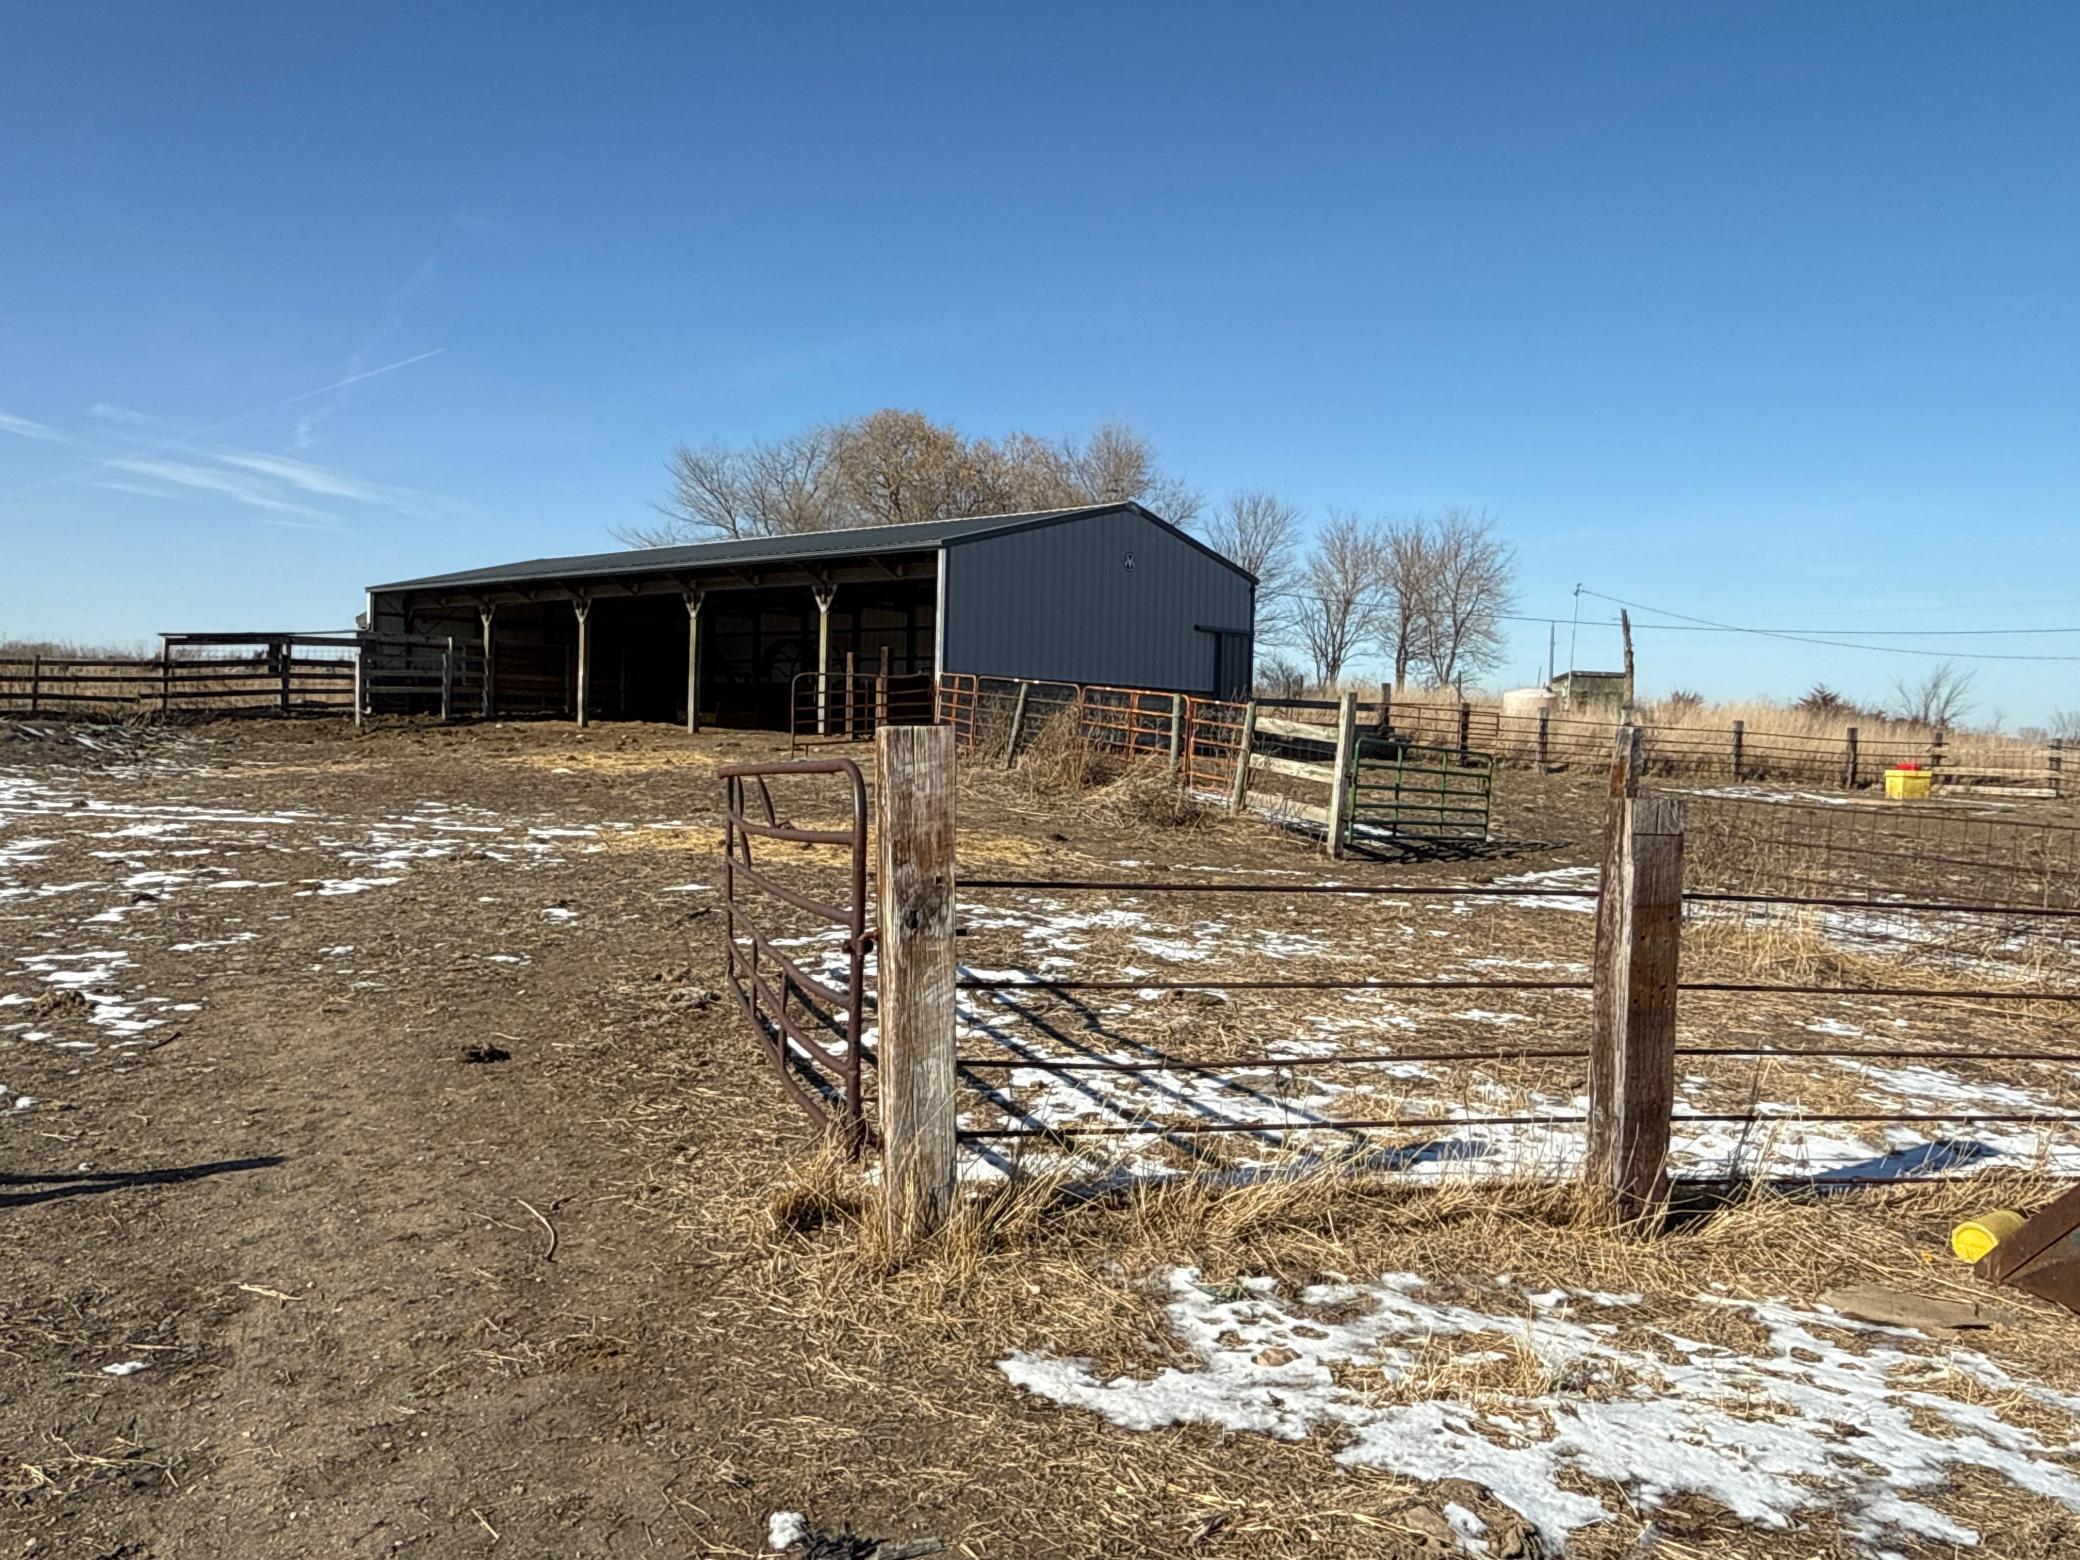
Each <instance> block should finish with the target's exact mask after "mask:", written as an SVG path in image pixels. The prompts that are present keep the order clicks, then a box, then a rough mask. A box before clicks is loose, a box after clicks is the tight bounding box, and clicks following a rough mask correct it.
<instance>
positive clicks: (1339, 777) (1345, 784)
mask: <svg viewBox="0 0 2080 1560" xmlns="http://www.w3.org/2000/svg"><path fill="white" fill-rule="evenodd" d="M1357 733H1358V696H1357V695H1356V694H1355V693H1347V694H1345V695H1344V696H1343V703H1342V705H1341V707H1340V708H1339V709H1338V710H1337V712H1336V771H1335V774H1334V775H1333V776H1332V777H1331V779H1330V781H1329V842H1328V843H1329V854H1330V855H1332V856H1341V855H1342V854H1343V846H1344V835H1345V834H1346V833H1347V832H1348V831H1349V828H1350V802H1351V747H1352V744H1353V742H1354V741H1355V740H1356V737H1357Z"/></svg>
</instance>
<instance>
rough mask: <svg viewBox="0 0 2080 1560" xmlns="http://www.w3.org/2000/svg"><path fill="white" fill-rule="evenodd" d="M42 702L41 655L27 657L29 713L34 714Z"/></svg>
mask: <svg viewBox="0 0 2080 1560" xmlns="http://www.w3.org/2000/svg"><path fill="white" fill-rule="evenodd" d="M42 703H43V657H42V656H40V655H32V656H30V657H29V713H30V714H31V715H34V714H35V713H36V712H37V708H38V706H40V705H41V704H42Z"/></svg>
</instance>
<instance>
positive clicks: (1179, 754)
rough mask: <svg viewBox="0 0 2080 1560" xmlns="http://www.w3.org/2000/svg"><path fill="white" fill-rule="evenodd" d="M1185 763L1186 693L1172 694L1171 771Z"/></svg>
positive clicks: (1354, 699) (1354, 705)
mask: <svg viewBox="0 0 2080 1560" xmlns="http://www.w3.org/2000/svg"><path fill="white" fill-rule="evenodd" d="M1356 697H1357V696H1356V695H1355V694H1353V695H1352V700H1353V703H1352V706H1351V707H1352V709H1353V711H1355V710H1356V708H1357V705H1356V702H1355V701H1356ZM1183 763H1184V695H1183V694H1181V693H1173V694H1171V695H1170V773H1172V774H1173V775H1174V774H1176V773H1177V771H1178V769H1179V768H1180V767H1181V766H1182V765H1183Z"/></svg>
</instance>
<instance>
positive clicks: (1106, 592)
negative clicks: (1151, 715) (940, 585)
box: [944, 510, 1253, 693]
mask: <svg viewBox="0 0 2080 1560" xmlns="http://www.w3.org/2000/svg"><path fill="white" fill-rule="evenodd" d="M1130 553H1131V554H1132V555H1133V559H1134V567H1133V568H1131V569H1129V568H1127V567H1126V558H1127V555H1128V554H1130ZM944 556H945V560H946V562H945V568H946V660H945V667H944V669H945V670H947V671H952V672H974V673H978V674H980V675H983V676H995V677H1031V678H1036V679H1038V678H1046V679H1049V680H1053V681H1060V682H1079V683H1114V684H1120V685H1123V686H1128V687H1138V688H1172V689H1179V690H1182V691H1184V692H1187V693H1214V692H1218V691H1220V690H1218V689H1217V688H1216V686H1215V684H1216V677H1217V667H1216V659H1215V639H1214V636H1213V635H1211V634H1207V633H1201V632H1199V629H1200V627H1201V626H1202V625H1203V626H1204V627H1208V628H1227V629H1241V630H1244V631H1247V630H1249V628H1250V627H1251V622H1252V614H1253V608H1252V595H1253V589H1252V587H1251V585H1250V582H1249V580H1248V579H1247V578H1246V577H1245V576H1243V575H1241V574H1238V573H1236V572H1235V570H1233V569H1231V568H1229V567H1228V566H1227V565H1226V564H1224V563H1222V562H1220V561H1219V560H1218V559H1216V558H1213V557H1210V556H1208V555H1207V554H1206V553H1204V552H1202V551H1200V549H1199V548H1197V547H1196V546H1194V545H1193V544H1192V543H1190V542H1189V541H1186V540H1185V539H1184V538H1183V537H1182V536H1180V535H1178V534H1177V533H1176V532H1174V531H1172V530H1171V529H1170V528H1169V527H1167V526H1164V525H1162V524H1159V523H1158V522H1156V521H1153V520H1150V519H1147V518H1146V517H1144V516H1142V515H1139V514H1136V513H1134V512H1133V511H1131V510H1120V511H1116V512H1113V513H1109V514H1098V515H1091V516H1088V517H1082V518H1078V519H1075V520H1070V521H1066V522H1064V523H1062V524H1059V525H1043V526H1036V527H1034V528H1033V529H1031V530H1025V531H1011V532H1006V533H1002V534H999V535H994V536H979V537H977V538H975V539H974V540H973V541H968V542H961V543H957V544H954V545H950V546H948V547H947V549H946V551H945V554H944Z"/></svg>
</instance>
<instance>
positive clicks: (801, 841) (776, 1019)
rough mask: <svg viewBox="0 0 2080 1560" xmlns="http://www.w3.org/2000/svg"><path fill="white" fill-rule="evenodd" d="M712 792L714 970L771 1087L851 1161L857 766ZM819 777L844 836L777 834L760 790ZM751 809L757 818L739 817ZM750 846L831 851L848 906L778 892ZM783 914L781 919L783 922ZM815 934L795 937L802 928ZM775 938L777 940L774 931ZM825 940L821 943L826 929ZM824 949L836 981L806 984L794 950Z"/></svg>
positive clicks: (859, 1042) (858, 1015)
mask: <svg viewBox="0 0 2080 1560" xmlns="http://www.w3.org/2000/svg"><path fill="white" fill-rule="evenodd" d="M718 773H719V774H720V776H721V779H722V784H723V849H722V907H723V923H722V924H723V938H724V941H725V943H726V947H725V950H724V954H725V967H726V971H727V976H728V980H729V984H730V990H731V991H732V992H734V993H735V995H736V999H737V1006H738V1007H739V1008H741V1009H742V1010H743V1013H744V1017H745V1018H746V1019H748V1020H750V1023H751V1027H752V1030H753V1032H754V1033H755V1034H756V1035H757V1037H758V1042H759V1045H760V1047H761V1049H762V1050H763V1051H764V1052H765V1056H766V1060H767V1061H768V1062H769V1063H770V1064H771V1065H772V1068H773V1071H774V1074H775V1075H776V1076H777V1077H778V1078H779V1080H780V1085H781V1087H782V1088H783V1089H785V1090H786V1091H787V1095H788V1097H789V1098H790V1099H792V1100H793V1101H794V1102H795V1104H796V1105H798V1106H800V1107H801V1109H802V1111H803V1113H804V1114H806V1115H807V1116H808V1117H809V1119H810V1120H811V1121H813V1122H815V1123H816V1124H817V1126H819V1127H821V1128H823V1129H824V1130H825V1131H828V1132H831V1133H833V1134H835V1135H836V1136H837V1137H838V1139H839V1140H840V1141H841V1142H843V1143H844V1145H845V1147H846V1149H847V1150H848V1151H849V1152H851V1153H854V1154H857V1153H858V1152H859V1150H860V1148H861V1146H862V1145H863V1144H864V1143H865V1141H866V1138H867V1112H866V1102H865V1097H864V1093H863V1088H862V1080H861V1073H860V1063H861V1060H862V1057H863V1056H866V1055H867V1052H866V1049H865V1030H864V1027H863V1026H864V1023H865V1010H866V970H865V966H866V955H867V949H868V947H869V945H870V943H871V938H870V937H869V935H868V932H867V787H866V782H865V781H864V780H863V779H862V778H861V776H860V772H859V766H858V765H857V764H855V763H853V762H852V761H851V760H850V759H844V758H830V759H822V760H816V761H804V762H800V763H789V764H732V765H729V766H727V767H725V768H723V769H721V770H720V771H719V772H718ZM817 775H829V776H833V777H835V779H836V780H837V782H838V784H837V785H836V786H834V787H833V788H832V789H833V790H834V791H835V792H837V793H838V794H837V795H835V796H832V797H831V798H830V800H832V801H833V802H836V803H838V804H839V805H841V806H842V807H844V808H846V809H849V815H850V818H851V823H850V826H849V827H846V828H800V827H796V826H795V825H793V824H791V823H782V822H780V821H779V819H778V815H777V814H776V812H775V811H774V807H773V793H772V790H771V782H772V781H774V780H776V779H783V778H787V779H792V778H796V777H801V776H817ZM747 796H755V797H756V798H757V809H758V812H759V813H760V814H761V816H759V817H753V816H751V813H750V810H749V809H747V807H746V806H745V800H746V798H747ZM754 840H771V841H774V842H776V843H782V844H790V845H808V846H824V847H833V848H836V849H838V850H841V851H843V852H845V853H846V862H845V865H846V869H847V875H846V883H847V889H848V897H847V898H846V900H845V901H844V902H843V903H838V904H834V903H831V902H830V901H828V900H824V899H820V898H818V897H816V896H815V895H814V894H811V893H809V892H808V891H806V890H805V889H803V888H800V887H797V886H796V885H794V884H792V883H788V882H783V881H781V879H780V878H779V877H778V876H777V875H776V874H775V873H774V871H773V870H772V863H771V862H769V861H760V860H755V859H754V857H753V851H752V842H753V841H754ZM789 912H792V914H791V915H790V913H789ZM805 925H806V926H808V927H811V928H816V929H817V930H812V931H810V932H808V933H807V934H806V935H804V934H803V931H802V928H803V927H804V926H805ZM783 927H784V929H783ZM832 928H835V929H836V931H835V933H833V932H832V931H831V930H830V929H832ZM819 941H823V942H827V943H830V942H834V943H835V946H833V947H831V948H830V949H829V953H830V955H831V958H832V962H834V963H836V964H838V965H839V966H841V967H842V980H843V984H842V985H839V984H837V981H838V979H839V978H841V975H840V971H834V970H832V969H830V968H829V967H826V968H825V969H823V970H822V971H821V972H819V973H811V972H810V971H809V970H806V969H804V968H803V967H802V963H803V959H804V958H805V957H806V956H805V955H803V954H802V953H801V952H800V950H801V949H803V948H805V947H810V946H814V945H815V943H817V942H819Z"/></svg>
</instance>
